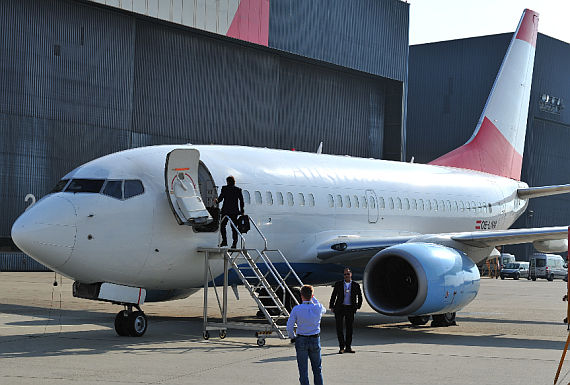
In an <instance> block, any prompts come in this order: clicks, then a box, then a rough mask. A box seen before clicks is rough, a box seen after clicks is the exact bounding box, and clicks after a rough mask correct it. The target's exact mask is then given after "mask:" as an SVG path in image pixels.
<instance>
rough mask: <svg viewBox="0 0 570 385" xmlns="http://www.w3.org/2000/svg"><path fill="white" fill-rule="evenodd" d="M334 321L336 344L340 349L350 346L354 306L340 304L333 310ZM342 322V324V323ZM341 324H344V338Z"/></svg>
mask: <svg viewBox="0 0 570 385" xmlns="http://www.w3.org/2000/svg"><path fill="white" fill-rule="evenodd" d="M334 319H335V321H336V336H337V337H338V346H339V347H340V348H341V349H344V348H345V347H346V348H347V349H348V348H350V347H351V346H352V324H353V323H354V308H353V307H352V306H346V305H341V306H340V307H338V308H336V309H335V310H334ZM343 324H344V325H343ZM343 326H346V339H345V338H344V334H343Z"/></svg>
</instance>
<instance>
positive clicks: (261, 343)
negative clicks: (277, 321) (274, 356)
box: [257, 337, 265, 347]
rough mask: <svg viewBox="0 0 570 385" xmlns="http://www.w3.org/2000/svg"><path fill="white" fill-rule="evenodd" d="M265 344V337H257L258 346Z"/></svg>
mask: <svg viewBox="0 0 570 385" xmlns="http://www.w3.org/2000/svg"><path fill="white" fill-rule="evenodd" d="M264 345H265V338H262V337H258V338H257V346H259V347H261V346H264Z"/></svg>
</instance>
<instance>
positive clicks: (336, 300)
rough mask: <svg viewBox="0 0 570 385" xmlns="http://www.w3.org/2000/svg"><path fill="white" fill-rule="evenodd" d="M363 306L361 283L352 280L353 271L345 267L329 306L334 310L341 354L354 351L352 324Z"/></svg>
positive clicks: (335, 285)
mask: <svg viewBox="0 0 570 385" xmlns="http://www.w3.org/2000/svg"><path fill="white" fill-rule="evenodd" d="M361 306H362V291H361V290H360V285H359V284H358V283H356V282H354V281H353V280H352V271H351V270H350V269H349V268H348V267H347V268H345V269H344V280H343V281H338V282H337V283H335V284H334V289H333V292H332V295H331V301H330V306H329V308H330V309H331V311H333V312H334V318H335V320H336V335H337V337H338V346H339V348H340V349H339V351H338V353H339V354H342V353H354V350H352V346H351V345H352V324H353V322H354V313H356V310H357V309H360V307H361ZM343 323H344V324H345V325H346V339H345V338H344V334H343Z"/></svg>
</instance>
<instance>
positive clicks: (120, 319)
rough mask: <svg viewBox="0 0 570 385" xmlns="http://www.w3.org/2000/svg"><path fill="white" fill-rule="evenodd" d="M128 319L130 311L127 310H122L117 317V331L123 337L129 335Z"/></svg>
mask: <svg viewBox="0 0 570 385" xmlns="http://www.w3.org/2000/svg"><path fill="white" fill-rule="evenodd" d="M128 320H129V313H128V312H127V311H126V310H121V311H120V312H118V313H117V315H116V317H115V331H116V332H117V334H118V335H120V336H121V337H126V336H128V335H129V330H128V329H127V322H128Z"/></svg>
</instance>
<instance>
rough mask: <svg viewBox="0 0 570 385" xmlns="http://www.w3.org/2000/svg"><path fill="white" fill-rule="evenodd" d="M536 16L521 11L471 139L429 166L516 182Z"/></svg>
mask: <svg viewBox="0 0 570 385" xmlns="http://www.w3.org/2000/svg"><path fill="white" fill-rule="evenodd" d="M537 32H538V13H536V12H534V11H531V10H529V9H525V10H524V12H523V15H522V17H521V20H520V22H519V25H518V27H517V30H516V31H515V33H514V35H513V39H512V40H511V44H510V45H509V48H508V50H507V53H506V55H505V58H504V59H503V64H501V68H500V69H499V73H498V75H497V78H496V79H495V83H494V84H493V88H492V90H491V93H490V94H489V97H488V99H487V103H486V104H485V108H484V109H483V113H482V114H481V117H480V118H479V122H478V123H477V127H476V128H475V132H474V133H473V136H471V138H470V139H469V140H468V141H467V143H465V144H464V145H463V146H461V147H458V148H456V149H455V150H453V151H451V152H449V153H447V154H445V155H443V156H441V157H439V158H437V159H435V160H433V161H431V162H430V163H429V164H433V165H439V166H448V167H457V168H466V169H470V170H476V171H482V172H487V173H490V174H495V175H500V176H504V177H507V178H511V179H516V180H520V176H521V169H522V157H523V150H524V140H525V134H526V121H527V116H528V104H529V100H530V86H531V83H532V71H533V66H534V54H535V51H536V49H535V47H536V36H537Z"/></svg>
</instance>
